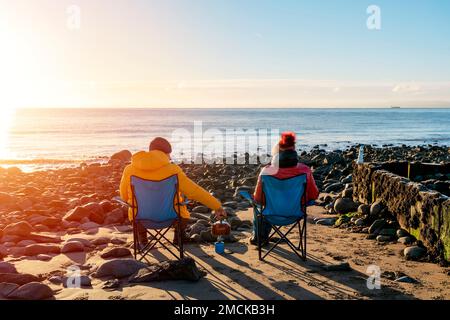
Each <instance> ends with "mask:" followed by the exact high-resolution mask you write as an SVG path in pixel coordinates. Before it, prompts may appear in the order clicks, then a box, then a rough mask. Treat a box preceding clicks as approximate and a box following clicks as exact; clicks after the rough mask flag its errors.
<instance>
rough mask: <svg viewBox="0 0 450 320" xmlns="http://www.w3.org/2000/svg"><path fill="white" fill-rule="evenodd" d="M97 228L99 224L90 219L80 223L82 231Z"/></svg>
mask: <svg viewBox="0 0 450 320" xmlns="http://www.w3.org/2000/svg"><path fill="white" fill-rule="evenodd" d="M98 228H100V225H99V224H98V223H95V222H92V221H89V222H86V223H83V224H81V225H80V229H81V230H84V231H87V230H91V229H98Z"/></svg>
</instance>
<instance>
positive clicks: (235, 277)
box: [0, 147, 450, 300]
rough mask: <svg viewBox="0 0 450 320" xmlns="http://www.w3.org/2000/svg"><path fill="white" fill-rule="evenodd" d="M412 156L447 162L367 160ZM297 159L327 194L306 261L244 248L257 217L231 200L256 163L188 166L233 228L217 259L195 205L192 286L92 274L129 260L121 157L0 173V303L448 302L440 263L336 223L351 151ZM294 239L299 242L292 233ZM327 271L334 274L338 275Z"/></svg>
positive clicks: (380, 155)
mask: <svg viewBox="0 0 450 320" xmlns="http://www.w3.org/2000/svg"><path fill="white" fill-rule="evenodd" d="M408 153H411V154H413V155H414V157H416V158H417V156H418V155H419V156H420V157H422V159H424V160H425V159H426V158H427V157H433V159H435V160H437V161H444V160H445V159H446V158H447V157H448V151H447V149H446V148H444V147H442V148H423V150H422V151H418V150H414V149H412V148H397V149H396V148H391V149H386V148H379V149H370V150H368V152H367V157H368V158H369V159H370V158H372V159H374V160H375V159H384V158H386V159H390V158H392V157H396V156H398V157H404V158H407V157H408ZM301 157H302V159H303V161H304V162H305V163H308V164H309V165H311V166H312V168H313V170H314V176H315V178H316V181H317V184H318V186H319V188H320V189H321V190H322V193H321V196H320V198H319V201H318V205H317V206H313V207H310V208H309V211H308V214H309V215H308V260H307V261H306V262H304V261H301V260H300V259H299V258H298V257H296V256H295V255H294V254H293V253H292V252H290V251H289V250H288V247H287V245H286V244H282V245H281V246H280V247H279V248H277V249H276V250H275V251H274V252H273V253H272V254H270V255H269V256H268V257H267V258H266V261H264V262H261V261H259V260H258V255H257V250H256V248H255V247H254V246H251V245H250V244H249V242H248V239H249V237H250V234H251V225H252V220H253V213H252V209H250V208H249V205H248V204H247V203H246V202H245V201H243V199H240V198H239V197H236V196H235V195H234V190H235V188H236V187H239V186H253V185H254V182H255V179H256V174H257V172H258V171H259V166H258V165H183V166H184V169H185V170H186V172H187V173H188V175H189V176H191V177H192V178H193V179H195V180H196V181H198V182H199V183H200V184H201V185H203V186H204V187H205V188H206V189H207V190H210V191H211V192H213V194H215V195H216V196H217V197H218V198H219V199H220V200H221V201H222V203H223V204H224V206H225V207H226V210H227V212H228V214H229V217H228V221H229V222H230V224H231V226H232V229H233V231H232V235H231V236H230V237H229V238H228V239H227V242H226V249H227V250H226V252H225V254H223V255H219V254H216V253H215V252H214V244H213V242H214V241H215V239H214V237H213V236H212V235H211V231H210V230H211V229H210V227H209V228H208V223H209V222H208V221H209V218H210V213H209V210H208V209H207V208H206V207H203V206H200V205H197V204H194V205H193V206H192V208H191V212H192V214H191V220H190V226H189V228H188V230H189V233H190V235H191V238H192V240H193V241H194V242H193V243H189V244H187V245H186V252H187V255H188V256H189V257H192V258H194V260H195V263H196V265H197V267H198V268H199V269H200V270H203V271H205V272H206V276H205V277H204V278H202V279H200V280H199V281H197V282H192V281H184V280H167V281H158V282H146V283H130V282H129V280H128V279H129V276H130V275H131V274H132V273H134V271H135V270H134V269H133V268H131V269H130V268H128V269H127V267H123V269H124V270H125V271H124V274H123V275H121V276H120V277H118V276H117V275H114V274H107V275H106V276H104V275H103V276H102V277H98V274H97V272H98V270H99V269H100V268H101V267H102V265H104V264H105V263H109V262H111V261H119V262H118V263H119V264H121V263H123V264H126V263H129V261H130V260H132V261H133V259H132V256H131V255H130V254H131V250H132V232H131V230H132V229H131V226H130V224H129V222H128V221H127V219H126V214H127V213H126V210H125V208H123V207H121V206H120V205H119V204H118V203H115V202H112V201H111V199H112V198H113V197H114V196H117V189H118V183H119V181H120V177H121V174H122V171H123V168H124V166H125V165H126V164H127V162H128V161H129V154H128V153H127V152H121V153H118V154H116V155H115V156H113V157H112V159H111V160H110V162H109V163H108V164H91V165H81V166H80V167H78V168H68V169H61V170H49V171H40V172H31V173H22V172H21V171H20V170H19V169H15V168H9V169H0V175H1V177H2V179H1V180H0V181H1V184H0V199H1V204H0V210H1V215H0V230H2V231H0V258H1V259H2V260H3V261H2V262H0V271H1V272H0V283H1V285H0V296H2V299H301V300H305V299H449V298H450V290H449V280H450V278H449V269H448V268H447V267H445V264H442V263H441V264H440V265H439V264H438V263H437V261H436V260H433V259H431V258H422V259H418V261H411V260H407V259H405V257H404V255H403V250H404V248H405V245H404V244H402V243H398V242H397V241H396V240H395V239H391V241H386V242H383V241H378V240H377V241H374V240H373V237H372V238H371V237H370V234H369V235H368V234H367V230H366V231H361V230H360V229H358V230H356V231H355V230H354V227H352V226H346V227H344V228H343V227H341V228H338V227H336V226H335V222H336V221H337V220H339V217H342V216H343V215H342V214H339V213H338V212H335V211H334V207H333V206H332V208H330V206H329V205H328V206H327V203H329V202H330V199H331V198H332V199H334V200H333V201H334V202H336V200H337V199H340V198H343V197H344V198H345V195H346V193H347V194H348V189H349V187H350V186H351V182H348V181H346V179H347V180H349V178H348V176H349V175H350V177H351V170H350V168H351V161H353V160H354V158H355V157H356V148H353V149H350V150H346V151H344V152H338V153H332V152H331V153H330V152H325V151H321V150H319V149H316V151H313V152H311V153H304V154H302V156H301ZM349 165H350V167H349ZM330 166H331V167H330ZM220 172H221V173H222V174H219V173H220ZM224 175H225V176H226V175H228V178H225V176H224ZM332 176H333V177H332ZM338 184H339V185H338ZM330 186H331V187H330ZM325 190H326V192H324V191H325ZM346 190H347V191H346ZM327 199H328V200H327ZM318 221H320V222H318ZM329 221H332V223H328V222H329ZM352 221H353V220H352ZM201 226H203V227H201ZM199 228H200V229H199ZM366 229H367V228H366ZM292 238H293V239H294V241H298V232H297V233H296V232H294V233H293V234H292ZM392 240H394V241H392ZM118 248H120V249H118ZM113 249H114V250H113ZM105 253H106V255H105ZM102 256H103V258H102ZM151 257H152V258H151V259H150V260H149V264H156V263H158V262H161V261H164V260H168V259H171V256H170V255H169V254H168V252H167V251H165V250H164V249H163V248H158V249H157V250H154V251H153V252H152V254H151ZM124 261H125V262H124ZM127 261H128V262H127ZM346 263H348V265H346ZM371 265H376V266H377V267H379V270H380V272H381V288H380V289H373V290H371V289H369V288H368V286H367V279H368V277H369V276H370V275H371V271H370V270H371V269H370V268H369V266H371ZM330 266H331V270H330ZM121 267H122V266H121ZM333 267H337V269H336V270H334V271H333ZM74 268H75V269H76V270H79V272H80V275H81V276H82V277H81V278H80V279H82V280H81V284H82V286H81V288H71V287H70V283H69V282H68V281H67V278H66V276H70V275H73V270H74ZM368 268H369V269H368ZM130 270H131V271H130ZM110 273H111V272H110ZM113 273H114V272H113ZM125 275H126V276H125ZM115 278H118V279H117V280H114V279H115ZM405 278H406V280H405ZM399 279H400V280H399ZM402 279H403V280H402ZM402 281H406V282H402ZM30 283H31V284H30ZM68 284H69V287H67V286H68ZM27 286H28V287H27Z"/></svg>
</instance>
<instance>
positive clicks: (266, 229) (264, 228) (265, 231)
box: [253, 215, 272, 242]
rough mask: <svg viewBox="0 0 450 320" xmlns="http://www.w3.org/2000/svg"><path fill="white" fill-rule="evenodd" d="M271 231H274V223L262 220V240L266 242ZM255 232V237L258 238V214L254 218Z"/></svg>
mask: <svg viewBox="0 0 450 320" xmlns="http://www.w3.org/2000/svg"><path fill="white" fill-rule="evenodd" d="M270 231H272V225H271V224H270V223H268V222H267V221H265V220H264V219H263V220H262V226H261V241H262V242H264V241H266V240H267V239H268V238H269V235H270ZM253 233H254V234H255V239H258V219H257V218H256V215H255V216H254V218H253Z"/></svg>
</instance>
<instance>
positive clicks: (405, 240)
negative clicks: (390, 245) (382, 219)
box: [397, 236, 416, 245]
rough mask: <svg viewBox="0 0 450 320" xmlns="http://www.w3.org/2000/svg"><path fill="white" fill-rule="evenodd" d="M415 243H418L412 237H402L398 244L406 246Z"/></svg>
mask: <svg viewBox="0 0 450 320" xmlns="http://www.w3.org/2000/svg"><path fill="white" fill-rule="evenodd" d="M414 241H416V239H414V238H413V237H411V236H406V237H400V238H398V240H397V242H398V243H401V244H404V245H409V244H412V243H414Z"/></svg>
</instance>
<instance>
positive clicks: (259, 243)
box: [256, 215, 262, 261]
mask: <svg viewBox="0 0 450 320" xmlns="http://www.w3.org/2000/svg"><path fill="white" fill-rule="evenodd" d="M256 221H257V227H256V237H257V242H258V258H259V260H261V261H262V254H261V250H262V241H261V236H262V232H261V229H262V217H261V215H258V216H257V218H256Z"/></svg>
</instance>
